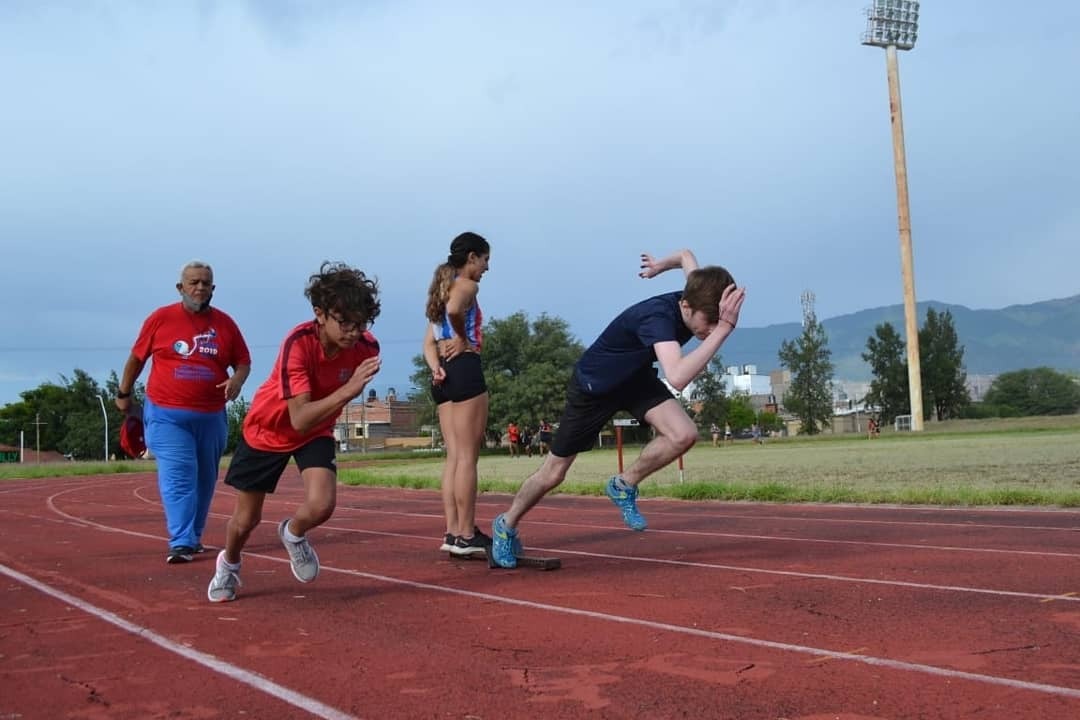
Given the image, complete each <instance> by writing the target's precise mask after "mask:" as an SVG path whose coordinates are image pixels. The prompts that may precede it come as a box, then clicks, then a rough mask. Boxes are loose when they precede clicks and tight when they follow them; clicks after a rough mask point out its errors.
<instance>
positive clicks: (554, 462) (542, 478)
mask: <svg viewBox="0 0 1080 720" xmlns="http://www.w3.org/2000/svg"><path fill="white" fill-rule="evenodd" d="M575 458H577V455H571V456H570V457H559V456H557V455H552V454H551V453H548V455H547V456H546V457H545V458H544V463H543V464H542V465H541V466H540V468H539V469H538V470H537V471H536V472H534V473H533V474H532V475H530V476H529V477H528V479H527V480H525V482H524V483H522V484H521V487H520V488H518V491H517V494H516V495H514V500H513V502H511V503H510V509H509V510H507V511H506V514H505V515H504V519H505V521H506V524H507V525H508V526H509V527H512V528H513V527H517V524H518V522H519V521H520V520H521V518H522V517H524V515H525V513H527V512H529V510H531V509H532V508H533V506H534V505H536V503H538V502H540V500H541V499H542V498H543V497H544V496H545V495H547V494H548V493H549V492H551V491H552V490H554V489H555V488H557V487H558V486H559V485H560V484H561V483H562V481H563V480H565V479H566V472H567V471H568V470H569V469H570V466H571V465H573V464H574V459H575Z"/></svg>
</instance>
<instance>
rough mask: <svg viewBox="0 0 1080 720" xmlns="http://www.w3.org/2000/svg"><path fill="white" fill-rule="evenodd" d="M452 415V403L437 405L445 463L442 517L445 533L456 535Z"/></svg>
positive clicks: (455, 460)
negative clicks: (444, 523) (444, 447)
mask: <svg viewBox="0 0 1080 720" xmlns="http://www.w3.org/2000/svg"><path fill="white" fill-rule="evenodd" d="M453 414H454V404H453V403H451V402H444V403H440V404H439V429H440V430H441V431H442V436H443V442H444V443H445V444H446V462H444V463H443V471H442V502H443V515H444V516H445V517H446V532H448V533H449V534H451V535H456V534H457V526H458V516H457V503H456V502H454V464H455V463H456V462H457V448H456V447H455V444H454V442H453V437H452V434H453V424H454V421H453Z"/></svg>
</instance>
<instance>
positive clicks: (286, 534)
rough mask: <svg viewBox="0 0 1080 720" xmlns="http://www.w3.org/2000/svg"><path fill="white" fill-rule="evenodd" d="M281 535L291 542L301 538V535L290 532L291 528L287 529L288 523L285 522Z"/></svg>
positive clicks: (298, 540) (296, 541)
mask: <svg viewBox="0 0 1080 720" xmlns="http://www.w3.org/2000/svg"><path fill="white" fill-rule="evenodd" d="M281 536H282V537H284V538H285V539H286V540H288V541H289V542H291V543H298V542H300V541H301V540H303V539H304V538H303V536H300V537H297V536H295V535H293V534H292V530H289V523H285V530H284V531H282V533H281Z"/></svg>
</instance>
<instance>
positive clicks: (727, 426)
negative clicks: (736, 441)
mask: <svg viewBox="0 0 1080 720" xmlns="http://www.w3.org/2000/svg"><path fill="white" fill-rule="evenodd" d="M731 442H732V438H731V423H724V444H725V445H730V444H731Z"/></svg>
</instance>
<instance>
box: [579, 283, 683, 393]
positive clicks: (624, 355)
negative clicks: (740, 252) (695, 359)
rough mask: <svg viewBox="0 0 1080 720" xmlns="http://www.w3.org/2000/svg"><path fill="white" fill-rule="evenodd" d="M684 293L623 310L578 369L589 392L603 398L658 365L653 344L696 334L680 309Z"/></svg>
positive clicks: (658, 296) (659, 298) (673, 293)
mask: <svg viewBox="0 0 1080 720" xmlns="http://www.w3.org/2000/svg"><path fill="white" fill-rule="evenodd" d="M680 299H682V292H681V291H680V292H671V293H664V294H663V295H657V296H656V297H651V298H649V299H648V300H642V301H641V302H639V303H637V304H635V305H631V306H630V307H628V308H626V310H623V311H622V313H620V314H619V316H618V317H616V318H615V319H614V320H612V321H611V324H610V325H608V326H607V328H605V329H604V332H602V333H600V337H598V338H597V339H596V342H594V343H593V344H592V345H590V346H589V349H588V350H586V351H585V354H583V355H582V356H581V359H580V360H578V362H577V365H575V366H574V379H575V380H576V381H577V383H578V385H580V386H581V389H582V390H584V391H585V392H588V393H590V394H592V395H602V394H604V393H607V392H610V391H611V390H612V389H613V388H615V387H617V386H618V385H620V384H622V383H623V382H625V381H626V380H627V379H629V378H630V377H631V376H632V375H634V374H635V373H637V372H640V371H641V370H643V369H645V368H647V367H651V366H652V364H653V363H654V362H656V351H655V350H653V345H654V344H656V343H658V342H669V341H672V340H674V341H676V342H678V343H679V345H685V344H686V343H687V342H689V341H690V338H692V337H693V335H692V334H691V332H690V328H688V327H686V323H684V322H683V319H682V312H681V311H680V310H679V300H680Z"/></svg>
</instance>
